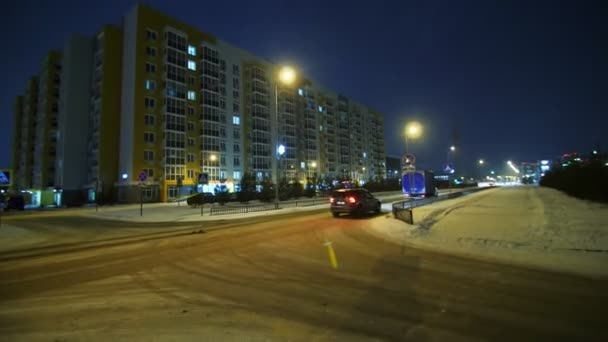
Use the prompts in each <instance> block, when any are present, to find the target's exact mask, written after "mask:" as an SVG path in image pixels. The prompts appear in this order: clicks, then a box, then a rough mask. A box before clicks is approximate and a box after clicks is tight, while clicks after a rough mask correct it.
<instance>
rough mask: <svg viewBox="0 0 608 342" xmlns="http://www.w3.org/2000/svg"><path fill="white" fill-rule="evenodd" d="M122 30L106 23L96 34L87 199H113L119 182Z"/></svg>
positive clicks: (89, 119) (89, 125)
mask: <svg viewBox="0 0 608 342" xmlns="http://www.w3.org/2000/svg"><path fill="white" fill-rule="evenodd" d="M122 38H123V34H122V30H121V29H119V28H117V27H114V26H109V25H107V26H105V27H103V28H102V29H101V30H100V31H99V32H97V34H96V35H95V37H94V38H93V40H94V41H93V63H92V66H91V75H92V76H91V83H90V85H89V87H90V98H89V112H88V130H87V133H88V138H87V144H86V149H87V152H86V181H85V182H84V184H83V187H84V188H85V190H86V197H87V200H88V201H91V202H92V201H99V202H102V203H103V202H108V201H110V202H112V201H114V200H115V198H116V196H115V186H116V184H118V179H119V178H118V177H119V173H118V159H119V158H118V153H119V152H118V151H119V148H118V144H119V141H120V110H121V101H120V99H121V93H122V91H121V85H122V45H123V42H122Z"/></svg>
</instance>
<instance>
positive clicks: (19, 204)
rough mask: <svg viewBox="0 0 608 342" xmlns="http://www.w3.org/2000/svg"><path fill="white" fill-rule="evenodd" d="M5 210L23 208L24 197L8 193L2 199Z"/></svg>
mask: <svg viewBox="0 0 608 342" xmlns="http://www.w3.org/2000/svg"><path fill="white" fill-rule="evenodd" d="M2 203H3V204H2V205H3V207H4V210H5V211H9V210H24V209H25V198H24V197H23V196H21V195H9V196H7V197H5V198H4V199H3V200H2Z"/></svg>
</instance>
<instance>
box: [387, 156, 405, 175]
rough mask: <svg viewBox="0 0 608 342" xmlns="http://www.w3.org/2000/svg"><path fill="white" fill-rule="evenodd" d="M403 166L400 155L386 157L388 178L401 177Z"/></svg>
mask: <svg viewBox="0 0 608 342" xmlns="http://www.w3.org/2000/svg"><path fill="white" fill-rule="evenodd" d="M401 168H402V167H401V158H400V157H395V156H387V157H386V178H398V179H399V178H401Z"/></svg>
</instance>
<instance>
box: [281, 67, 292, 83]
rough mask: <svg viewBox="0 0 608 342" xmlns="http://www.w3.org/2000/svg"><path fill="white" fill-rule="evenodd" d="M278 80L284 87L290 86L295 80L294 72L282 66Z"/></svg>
mask: <svg viewBox="0 0 608 342" xmlns="http://www.w3.org/2000/svg"><path fill="white" fill-rule="evenodd" d="M279 80H280V81H281V82H282V83H283V84H286V85H290V84H292V83H293V82H294V81H295V80H296V71H295V70H294V69H293V68H291V67H288V66H284V67H282V68H281V70H280V71H279Z"/></svg>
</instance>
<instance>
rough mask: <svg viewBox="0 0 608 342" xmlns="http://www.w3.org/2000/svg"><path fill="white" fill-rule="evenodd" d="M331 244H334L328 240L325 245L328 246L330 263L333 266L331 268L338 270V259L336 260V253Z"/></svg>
mask: <svg viewBox="0 0 608 342" xmlns="http://www.w3.org/2000/svg"><path fill="white" fill-rule="evenodd" d="M331 244H332V242H331V241H329V240H327V239H326V240H325V243H324V244H323V245H325V246H327V253H328V254H329V263H330V264H331V267H333V268H334V269H336V270H337V269H338V258H336V252H335V251H334V247H333V246H332V245H331Z"/></svg>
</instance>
